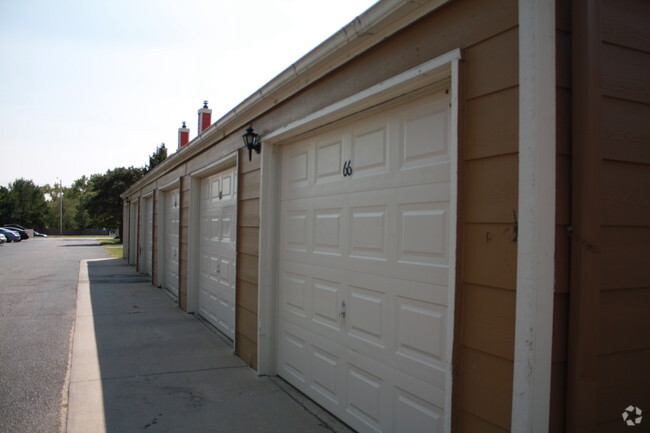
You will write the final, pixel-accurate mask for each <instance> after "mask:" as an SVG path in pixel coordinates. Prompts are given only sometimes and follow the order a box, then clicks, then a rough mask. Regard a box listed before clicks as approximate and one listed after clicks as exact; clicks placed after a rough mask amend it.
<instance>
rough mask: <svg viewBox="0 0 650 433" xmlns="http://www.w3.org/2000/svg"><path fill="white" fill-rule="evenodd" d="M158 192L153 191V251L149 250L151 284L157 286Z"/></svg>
mask: <svg viewBox="0 0 650 433" xmlns="http://www.w3.org/2000/svg"><path fill="white" fill-rule="evenodd" d="M159 195H160V192H159V191H154V193H153V204H152V206H153V244H152V245H153V251H152V252H151V255H152V260H153V264H152V265H151V284H153V285H154V286H156V287H158V285H159V284H160V283H159V281H158V200H159V199H160V197H159Z"/></svg>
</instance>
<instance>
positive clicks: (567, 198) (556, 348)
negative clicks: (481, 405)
mask: <svg viewBox="0 0 650 433" xmlns="http://www.w3.org/2000/svg"><path fill="white" fill-rule="evenodd" d="M555 7H556V34H555V37H556V44H555V45H556V72H557V85H556V93H555V96H556V134H557V141H556V153H557V159H556V191H557V193H556V213H555V215H556V216H555V219H556V232H555V288H554V291H555V297H554V305H553V353H552V363H553V364H552V367H551V407H550V421H549V432H550V433H561V432H564V431H565V423H566V392H567V387H566V378H567V375H566V369H567V338H568V314H569V279H570V272H569V266H570V261H569V256H570V254H571V252H570V240H569V236H568V232H567V228H568V227H569V226H570V225H571V91H572V88H571V59H572V57H571V52H572V49H571V3H570V2H566V1H556V3H555Z"/></svg>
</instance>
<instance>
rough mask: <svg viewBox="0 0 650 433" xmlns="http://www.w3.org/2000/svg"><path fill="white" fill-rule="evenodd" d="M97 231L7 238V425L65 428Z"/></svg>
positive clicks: (3, 267)
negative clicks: (81, 280)
mask: <svg viewBox="0 0 650 433" xmlns="http://www.w3.org/2000/svg"><path fill="white" fill-rule="evenodd" d="M100 257H107V255H106V253H105V251H104V249H103V248H102V247H100V246H99V245H98V243H97V242H96V241H95V240H93V239H65V238H64V239H56V238H47V239H42V238H34V239H27V240H23V241H22V242H19V243H10V244H4V245H2V244H0V432H3V433H4V432H11V433H26V432H38V433H40V432H57V431H59V426H60V424H61V410H62V405H63V403H62V399H63V389H64V383H65V380H66V373H67V371H68V357H69V352H70V342H71V335H72V334H71V331H72V326H73V323H74V320H75V311H76V302H77V276H78V274H79V261H80V260H81V259H82V258H86V259H87V258H100Z"/></svg>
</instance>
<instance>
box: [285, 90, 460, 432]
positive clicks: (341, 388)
mask: <svg viewBox="0 0 650 433" xmlns="http://www.w3.org/2000/svg"><path fill="white" fill-rule="evenodd" d="M449 122H450V113H449V99H448V96H444V95H443V96H442V97H440V98H438V99H436V98H423V99H422V100H420V101H416V102H412V103H409V104H407V105H403V106H393V108H391V109H390V110H386V111H385V112H383V113H381V112H379V111H375V112H374V114H372V115H370V116H369V117H368V118H367V119H365V120H349V121H346V122H345V123H344V124H343V123H342V124H341V125H340V126H339V127H333V128H331V129H330V131H328V132H326V133H322V134H320V135H318V136H315V137H313V138H310V139H305V140H303V141H301V142H298V143H294V144H290V145H286V146H285V147H283V149H282V157H281V167H282V168H281V173H282V178H281V181H280V185H281V192H280V198H281V199H280V206H279V219H280V234H279V246H278V267H279V271H278V275H279V298H278V299H279V321H278V330H279V331H278V332H279V333H278V340H279V341H280V342H279V346H280V347H279V353H278V366H279V371H280V374H281V375H286V376H287V378H288V380H289V381H291V382H292V383H294V384H296V385H297V386H298V388H299V389H301V390H303V391H304V392H306V393H308V394H309V395H310V396H311V397H312V398H314V399H316V400H317V401H318V402H319V403H320V404H322V405H324V406H325V407H326V408H327V409H329V410H331V411H333V412H334V413H335V414H337V415H338V416H340V417H341V418H342V419H344V420H345V421H346V422H347V423H349V424H350V425H351V426H352V427H354V428H355V429H358V430H361V431H438V430H439V429H442V428H443V426H444V424H445V417H446V414H445V401H446V400H445V396H446V395H447V393H448V392H449V390H447V387H448V382H449V377H450V371H449V368H450V366H449V359H450V358H451V357H450V354H449V353H447V352H446V350H447V347H448V346H449V344H448V341H447V338H448V331H449V326H451V325H450V323H451V317H450V315H449V311H448V307H447V305H448V303H449V299H451V298H452V297H453V293H452V292H453V288H450V287H449V281H450V275H451V274H452V273H453V270H451V269H450V267H449V264H450V257H451V255H452V254H454V251H453V248H454V247H453V246H452V245H450V240H451V239H452V236H451V234H450V233H449V231H450V228H451V227H452V225H451V222H452V221H453V218H455V216H454V212H455V210H454V209H452V208H451V205H450V203H452V186H451V182H450V179H451V178H452V172H451V170H452V167H451V163H450V161H451V153H450V146H449V134H450V128H449ZM344 165H345V167H350V168H352V171H351V173H350V171H349V170H348V171H346V172H344V171H343V167H344ZM285 351H286V353H284V352H285Z"/></svg>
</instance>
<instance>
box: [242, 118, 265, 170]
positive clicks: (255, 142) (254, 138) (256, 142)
mask: <svg viewBox="0 0 650 433" xmlns="http://www.w3.org/2000/svg"><path fill="white" fill-rule="evenodd" d="M242 138H243V139H244V144H245V145H246V148H247V149H248V160H249V161H251V160H252V159H253V150H255V153H260V150H261V147H262V143H261V142H260V135H259V134H256V133H255V132H253V127H252V126H251V127H249V128H248V129H247V130H246V134H243V135H242Z"/></svg>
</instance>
